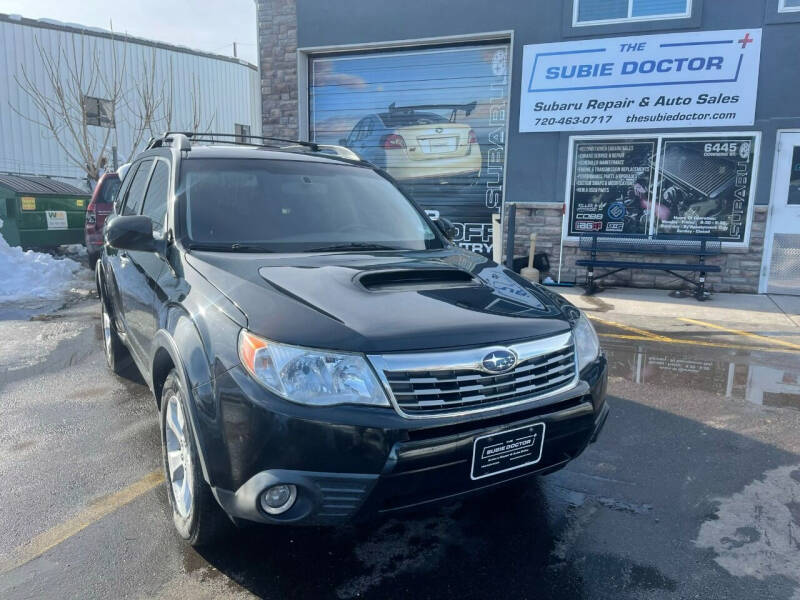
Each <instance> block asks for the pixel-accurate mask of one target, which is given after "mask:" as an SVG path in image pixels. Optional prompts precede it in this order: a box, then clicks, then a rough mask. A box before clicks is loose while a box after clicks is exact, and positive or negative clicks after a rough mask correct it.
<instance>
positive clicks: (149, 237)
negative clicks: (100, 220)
mask: <svg viewBox="0 0 800 600" xmlns="http://www.w3.org/2000/svg"><path fill="white" fill-rule="evenodd" d="M103 235H104V237H105V241H106V244H108V245H109V246H111V247H112V248H117V249H119V250H141V251H143V252H156V251H158V250H159V249H160V244H159V243H158V242H157V241H156V239H155V238H154V237H153V222H152V221H151V220H150V217H145V216H139V215H136V216H120V217H114V218H113V219H111V220H109V221H108V222H107V223H106V226H105V228H104V231H103Z"/></svg>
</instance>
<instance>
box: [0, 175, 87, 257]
mask: <svg viewBox="0 0 800 600" xmlns="http://www.w3.org/2000/svg"><path fill="white" fill-rule="evenodd" d="M90 197H91V196H90V194H89V193H87V192H85V191H84V190H81V189H80V188H77V187H75V186H74V185H69V184H68V183H62V182H60V181H56V180H55V179H50V178H48V177H29V176H23V175H0V219H2V221H3V226H2V228H0V234H2V235H3V237H4V238H5V240H6V242H8V244H9V245H11V246H22V247H23V248H31V247H34V248H51V247H53V246H60V245H61V244H83V243H84V233H83V228H84V222H85V221H86V207H87V206H88V205H89V200H90Z"/></svg>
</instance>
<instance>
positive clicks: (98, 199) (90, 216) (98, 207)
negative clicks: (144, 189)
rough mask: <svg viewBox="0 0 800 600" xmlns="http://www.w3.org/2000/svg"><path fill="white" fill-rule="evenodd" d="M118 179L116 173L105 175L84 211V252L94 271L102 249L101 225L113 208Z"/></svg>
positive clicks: (117, 189) (118, 183) (118, 184)
mask: <svg viewBox="0 0 800 600" xmlns="http://www.w3.org/2000/svg"><path fill="white" fill-rule="evenodd" d="M119 186H120V178H119V175H117V174H116V173H106V174H105V175H103V176H102V177H100V181H98V182H97V185H96V186H95V188H94V193H93V194H92V201H91V202H89V206H88V207H87V209H86V226H85V230H84V231H85V234H86V252H87V253H88V254H89V266H91V268H92V269H94V265H95V263H96V262H97V259H98V258H99V257H100V251H101V250H102V249H103V224H104V223H105V222H106V217H107V216H108V215H109V214H111V210H112V209H113V208H114V198H116V197H117V192H118V191H119Z"/></svg>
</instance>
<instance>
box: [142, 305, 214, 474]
mask: <svg viewBox="0 0 800 600" xmlns="http://www.w3.org/2000/svg"><path fill="white" fill-rule="evenodd" d="M167 326H168V329H159V330H158V331H157V332H156V335H155V336H154V338H153V348H155V351H154V352H153V358H152V361H151V371H150V373H151V387H152V390H153V395H154V396H155V400H156V405H157V406H158V407H159V410H160V409H161V394H162V391H163V389H164V383H165V382H166V379H167V377H168V376H169V374H170V372H171V371H172V370H173V369H174V370H175V372H176V373H177V375H178V379H179V380H180V383H181V386H182V387H183V389H184V391H185V393H186V397H187V398H186V399H187V402H188V404H189V406H188V407H187V408H188V411H187V412H188V417H189V419H190V420H191V424H192V433H193V436H194V441H195V444H196V446H197V453H198V455H199V456H200V466H201V468H202V470H203V477H204V478H205V480H206V481H207V482H208V481H209V475H208V470H207V468H206V459H205V452H204V445H203V443H202V435H201V432H200V428H199V427H198V425H199V423H198V419H199V417H200V415H199V414H198V410H199V407H198V406H197V396H198V392H200V390H205V391H209V390H210V388H211V386H210V382H211V379H212V378H211V370H210V368H209V366H208V360H207V358H206V354H205V351H204V348H203V344H202V341H201V338H200V334H199V333H198V331H197V328H196V327H195V325H194V323H193V322H192V321H191V320H190V319H189V317H188V316H187V315H186V314H184V313H182V312H181V311H177V310H176V311H173V314H171V315H170V318H168V319H167ZM181 348H183V349H185V350H186V351H185V352H181V350H180V349H181ZM185 357H189V360H188V361H187V360H185ZM198 388H200V390H199V389H198ZM201 395H202V393H201Z"/></svg>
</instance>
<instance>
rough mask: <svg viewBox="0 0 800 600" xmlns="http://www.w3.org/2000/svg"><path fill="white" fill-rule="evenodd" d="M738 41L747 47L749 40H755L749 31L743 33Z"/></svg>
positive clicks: (743, 46)
mask: <svg viewBox="0 0 800 600" xmlns="http://www.w3.org/2000/svg"><path fill="white" fill-rule="evenodd" d="M738 41H739V43H740V44H741V45H742V48H747V44H749V43H750V42H755V40H754V39H753V38H751V37H750V32H747V33H745V34H744V37H743V38H742V39H740V40H738Z"/></svg>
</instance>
